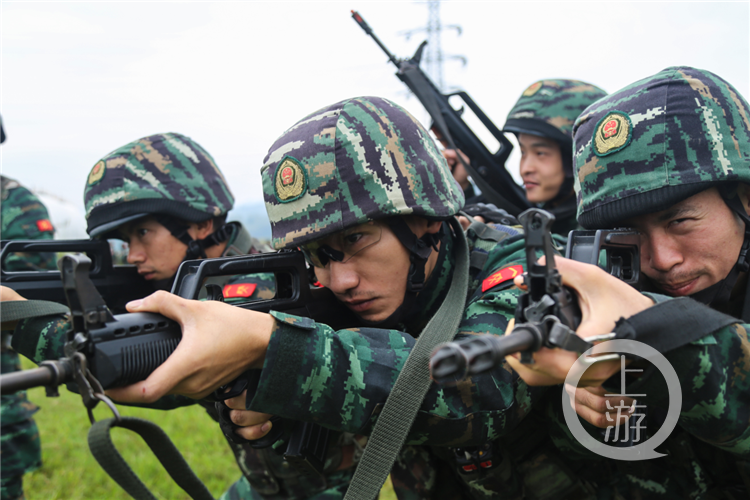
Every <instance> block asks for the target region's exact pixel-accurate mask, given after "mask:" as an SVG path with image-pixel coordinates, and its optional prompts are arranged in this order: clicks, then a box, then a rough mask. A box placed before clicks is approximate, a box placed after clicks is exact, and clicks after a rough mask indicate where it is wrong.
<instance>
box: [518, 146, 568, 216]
mask: <svg viewBox="0 0 750 500" xmlns="http://www.w3.org/2000/svg"><path fill="white" fill-rule="evenodd" d="M518 144H519V145H520V146H521V165H520V173H521V178H522V179H523V187H524V189H526V198H527V199H528V200H529V201H530V202H532V203H544V202H545V201H549V200H551V199H552V198H554V197H555V196H557V193H558V192H559V191H560V186H562V183H563V181H564V180H565V171H564V170H563V161H562V153H561V151H560V145H559V144H558V143H557V141H554V140H552V139H548V138H546V137H539V136H536V135H530V134H518Z"/></svg>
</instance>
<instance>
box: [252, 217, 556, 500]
mask: <svg viewBox="0 0 750 500" xmlns="http://www.w3.org/2000/svg"><path fill="white" fill-rule="evenodd" d="M492 227H493V228H496V229H497V230H498V232H497V234H498V235H501V236H502V237H504V239H502V240H501V241H499V242H496V241H487V240H481V239H479V238H478V237H477V235H476V234H475V233H474V232H473V231H471V230H470V231H469V232H468V233H467V237H468V239H469V246H470V251H471V253H472V268H471V271H470V276H471V277H470V283H469V291H468V296H467V302H466V305H465V308H464V314H463V319H462V321H461V325H460V327H459V333H458V336H457V338H461V337H465V336H467V335H475V334H483V333H494V334H497V335H503V334H504V332H505V330H506V328H507V325H508V322H509V321H510V319H511V318H513V316H514V313H515V308H516V303H517V299H518V296H519V294H520V291H519V289H518V288H517V287H515V286H514V284H513V280H512V277H513V276H515V275H517V274H520V273H522V272H523V270H524V268H525V261H526V257H525V253H524V240H523V236H522V234H521V231H520V230H519V229H516V228H511V227H505V226H499V225H492ZM498 239H499V238H498ZM453 266H454V257H453V251H452V237H451V236H450V235H449V231H448V232H446V236H444V237H443V240H442V245H441V249H440V254H439V257H438V262H437V264H436V267H435V270H434V271H433V273H432V275H431V276H430V278H429V280H428V282H427V283H426V284H425V288H424V290H425V291H423V292H422V293H421V294H420V295H419V296H418V297H417V303H416V305H415V306H414V309H415V310H416V311H420V313H419V314H418V316H417V317H416V318H413V319H412V320H410V321H409V322H408V324H406V325H403V328H402V329H401V330H383V329H376V328H356V329H344V330H339V331H334V330H333V329H331V328H330V327H328V326H326V325H324V324H321V323H316V322H315V321H313V320H311V319H309V318H300V317H295V316H291V315H286V314H281V313H272V314H273V315H274V317H275V318H276V319H277V326H276V329H275V331H274V333H273V335H272V337H271V342H270V345H269V348H268V351H267V353H266V360H265V365H264V368H263V374H262V376H261V381H260V384H259V387H258V390H257V392H256V394H255V397H254V399H253V400H252V401H251V402H250V403H249V406H248V407H249V408H250V409H253V410H257V411H263V412H267V413H272V414H277V415H281V416H283V417H285V418H290V419H293V420H306V421H313V422H317V423H319V424H321V425H323V426H326V427H330V428H332V429H336V430H344V431H348V432H353V433H360V434H365V435H367V434H369V433H370V432H371V430H372V427H373V425H374V424H375V422H376V421H377V418H378V415H379V413H380V411H381V410H382V407H383V404H384V402H385V400H386V398H387V397H388V394H389V392H390V390H391V388H392V386H393V384H394V382H395V380H396V378H397V376H398V374H399V371H400V370H401V367H402V366H403V364H404V362H405V360H406V358H407V356H408V355H409V352H410V350H411V348H412V347H413V345H414V343H415V338H414V335H417V334H418V332H420V331H421V330H422V329H423V327H424V325H425V324H426V322H427V321H428V320H429V318H430V317H431V316H432V315H433V314H434V313H435V311H436V310H437V308H438V307H439V306H440V304H441V302H442V300H443V298H444V296H445V295H446V293H447V291H448V289H449V286H450V281H451V277H452V273H453ZM289 366H296V367H298V370H295V371H291V370H288V369H286V368H285V367H289ZM546 390H547V389H546V388H529V387H528V386H527V385H526V384H525V383H524V382H523V381H522V380H521V379H520V378H518V376H517V375H516V374H515V372H513V371H512V370H510V369H509V368H508V367H507V366H500V367H498V368H496V369H494V370H493V371H491V372H489V373H486V374H483V375H481V376H476V377H472V378H469V379H468V380H466V381H464V382H462V383H460V384H459V385H458V386H456V387H440V386H437V385H433V386H432V387H431V388H430V390H429V391H428V393H427V396H426V398H425V400H424V401H423V403H422V407H421V410H420V411H419V414H418V416H417V418H416V420H415V423H414V425H413V426H412V430H411V432H410V434H409V436H408V437H407V443H408V446H405V447H404V449H402V451H401V454H400V456H399V458H398V460H397V462H396V464H395V466H394V469H393V470H392V473H391V478H392V481H393V485H394V490H395V491H396V493H397V495H398V497H399V498H401V499H411V498H415V499H416V498H464V497H465V496H466V495H469V494H473V493H470V492H482V493H481V494H479V495H478V497H480V498H482V497H484V494H485V493H487V494H488V495H489V496H497V495H499V494H500V493H501V492H502V491H504V489H505V488H506V482H505V481H504V480H499V479H498V478H497V477H495V475H494V474H491V475H489V476H488V475H486V474H482V475H481V477H479V475H475V476H471V477H461V475H460V474H459V473H458V471H457V466H456V461H455V459H454V455H455V450H456V449H457V448H456V447H462V448H463V447H469V446H481V445H485V444H487V443H491V442H493V441H496V440H497V439H498V438H500V437H502V436H511V435H514V434H515V432H514V430H515V429H517V428H518V426H519V425H521V424H522V422H523V421H524V419H525V417H527V415H528V414H529V412H530V411H531V410H532V408H533V406H534V405H535V403H536V402H537V401H539V400H540V399H541V398H542V396H543V395H544V394H545V392H546ZM498 470H499V469H498ZM493 472H494V470H493ZM502 474H503V473H500V475H502Z"/></svg>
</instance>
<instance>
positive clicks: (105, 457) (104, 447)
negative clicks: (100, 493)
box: [88, 417, 214, 500]
mask: <svg viewBox="0 0 750 500" xmlns="http://www.w3.org/2000/svg"><path fill="white" fill-rule="evenodd" d="M112 427H123V428H125V429H129V430H131V431H133V432H135V433H136V434H138V435H139V436H141V438H142V439H143V440H144V441H145V442H146V444H147V445H148V446H149V448H151V451H153V452H154V455H156V458H158V459H159V462H161V464H162V465H163V466H164V469H166V471H167V472H168V473H169V475H170V476H171V477H172V479H173V480H174V482H175V483H177V485H178V486H179V487H180V488H182V489H183V490H185V492H186V493H187V494H188V495H189V496H190V498H192V499H193V500H214V497H213V496H211V492H210V491H208V488H206V485H204V484H203V483H202V482H201V480H200V479H198V477H197V476H196V475H195V473H194V472H193V470H192V469H191V468H190V466H189V465H188V464H187V462H186V461H185V459H184V458H183V457H182V455H181V454H180V452H179V450H178V449H177V448H176V447H175V445H174V444H173V443H172V441H171V440H170V439H169V436H167V435H166V433H165V432H164V431H163V430H161V428H159V426H158V425H156V424H154V423H151V422H149V421H148V420H143V419H140V418H134V417H121V418H120V420H119V421H118V420H117V419H115V418H108V419H105V420H99V421H98V422H96V423H94V425H92V426H91V429H89V435H88V442H89V448H90V449H91V454H92V455H94V458H96V461H97V462H99V465H101V467H102V469H104V470H105V471H106V472H107V474H109V475H110V477H111V478H112V479H114V480H115V481H116V482H117V484H119V485H120V486H121V487H122V489H124V490H125V491H126V492H127V493H128V494H129V495H130V496H131V497H133V498H135V499H136V500H156V497H155V496H154V495H153V494H152V493H151V492H150V491H149V489H148V488H147V487H146V485H145V484H143V482H141V480H140V479H139V478H138V476H137V475H136V474H135V472H133V470H132V469H131V468H130V466H129V465H128V464H127V462H126V461H125V459H124V458H122V455H120V452H119V451H117V448H115V445H114V443H112V438H111V437H110V430H111V429H112Z"/></svg>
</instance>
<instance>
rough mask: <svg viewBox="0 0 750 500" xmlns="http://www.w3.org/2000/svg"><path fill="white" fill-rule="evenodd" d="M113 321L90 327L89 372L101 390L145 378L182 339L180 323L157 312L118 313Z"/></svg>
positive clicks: (165, 358)
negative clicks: (104, 324) (94, 327)
mask: <svg viewBox="0 0 750 500" xmlns="http://www.w3.org/2000/svg"><path fill="white" fill-rule="evenodd" d="M115 320H116V321H114V322H112V323H108V324H107V325H106V326H105V327H104V328H101V329H98V330H91V340H92V343H93V346H94V352H93V356H92V357H90V359H91V365H92V372H93V373H94V375H95V376H96V378H97V379H98V380H99V382H100V383H101V384H102V387H104V388H105V389H109V388H111V387H122V386H125V385H129V384H132V383H134V382H138V381H141V380H143V379H145V378H147V377H148V376H149V375H150V374H151V373H152V372H153V371H154V370H156V368H158V367H159V365H161V364H162V363H164V361H166V360H167V358H168V357H169V356H170V355H171V354H172V352H174V350H175V349H177V345H178V344H179V343H180V339H181V338H182V332H181V330H180V326H179V325H178V324H177V323H176V322H174V321H172V320H169V319H167V318H165V317H164V316H161V315H158V314H152V313H132V314H120V315H116V316H115Z"/></svg>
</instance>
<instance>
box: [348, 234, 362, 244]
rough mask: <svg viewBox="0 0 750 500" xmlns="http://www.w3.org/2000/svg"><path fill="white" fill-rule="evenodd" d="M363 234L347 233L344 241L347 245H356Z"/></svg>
mask: <svg viewBox="0 0 750 500" xmlns="http://www.w3.org/2000/svg"><path fill="white" fill-rule="evenodd" d="M362 236H363V234H362V233H352V234H347V235H346V236H344V243H346V244H347V245H354V244H355V243H357V242H358V241H360V240H361V239H362Z"/></svg>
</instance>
